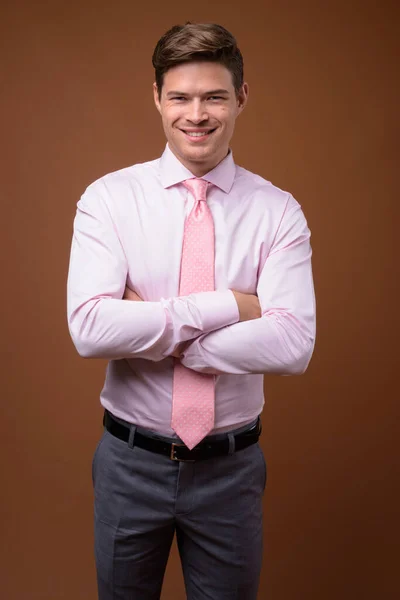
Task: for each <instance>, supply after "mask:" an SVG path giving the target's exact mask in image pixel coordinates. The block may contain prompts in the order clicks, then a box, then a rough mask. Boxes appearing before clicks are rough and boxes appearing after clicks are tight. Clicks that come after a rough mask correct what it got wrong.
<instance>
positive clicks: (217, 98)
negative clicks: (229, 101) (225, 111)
mask: <svg viewBox="0 0 400 600" xmlns="http://www.w3.org/2000/svg"><path fill="white" fill-rule="evenodd" d="M208 99H209V100H223V97H222V96H209V97H208Z"/></svg>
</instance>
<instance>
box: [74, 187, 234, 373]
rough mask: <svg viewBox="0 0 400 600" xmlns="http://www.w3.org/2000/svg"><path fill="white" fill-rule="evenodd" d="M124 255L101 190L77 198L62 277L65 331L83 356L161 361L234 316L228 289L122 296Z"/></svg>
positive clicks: (231, 320)
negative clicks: (141, 298) (139, 298)
mask: <svg viewBox="0 0 400 600" xmlns="http://www.w3.org/2000/svg"><path fill="white" fill-rule="evenodd" d="M127 274H128V261H127V257H126V256H125V253H124V249H123V247H122V244H121V241H120V239H119V236H118V232H117V229H116V227H115V225H114V222H113V218H112V215H111V213H110V210H109V206H108V205H107V203H106V202H105V200H104V199H103V198H102V197H101V195H95V194H93V193H91V194H84V195H83V196H82V198H81V200H80V201H79V202H78V206H77V212H76V217H75V221H74V231H73V238H72V247H71V256H70V264H69V272H68V282H67V318H68V326H69V331H70V334H71V337H72V340H73V342H74V344H75V347H76V349H77V351H78V353H79V354H80V355H81V356H83V357H85V358H107V359H120V358H145V359H148V360H152V361H160V360H162V359H164V358H165V357H167V356H169V355H170V354H171V353H172V351H173V350H174V348H175V347H176V346H177V345H178V344H180V343H182V342H186V341H188V340H190V339H195V338H196V337H197V336H199V335H202V334H204V333H208V332H210V331H213V330H215V329H219V328H220V327H224V326H226V325H229V324H232V323H235V322H237V321H238V320H239V311H238V307H237V303H236V300H235V297H234V295H233V293H232V292H231V291H230V290H225V291H215V292H201V293H196V294H191V295H189V296H182V297H175V298H161V299H160V301H158V302H134V301H127V300H122V297H123V294H124V291H125V286H126V280H127Z"/></svg>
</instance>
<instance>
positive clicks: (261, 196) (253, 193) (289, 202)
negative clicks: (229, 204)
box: [234, 165, 300, 210]
mask: <svg viewBox="0 0 400 600" xmlns="http://www.w3.org/2000/svg"><path fill="white" fill-rule="evenodd" d="M234 187H235V191H236V192H237V193H239V194H240V195H241V196H242V195H244V194H245V195H246V196H247V197H250V198H251V199H252V200H254V201H257V202H260V203H263V204H265V205H266V206H268V207H271V208H277V209H282V210H285V209H286V208H287V207H289V206H300V205H299V203H298V202H297V200H295V199H294V198H293V196H292V194H291V193H290V192H288V191H287V190H283V189H281V188H280V187H278V186H276V185H274V184H273V183H271V181H269V180H268V179H265V178H264V177H261V176H260V175H257V173H253V172H252V171H249V170H248V169H244V168H243V167H240V166H238V165H236V176H235V181H234Z"/></svg>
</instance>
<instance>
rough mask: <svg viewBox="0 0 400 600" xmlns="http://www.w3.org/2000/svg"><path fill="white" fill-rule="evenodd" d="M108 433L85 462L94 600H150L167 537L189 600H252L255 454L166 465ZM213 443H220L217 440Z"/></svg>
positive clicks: (262, 478)
mask: <svg viewBox="0 0 400 600" xmlns="http://www.w3.org/2000/svg"><path fill="white" fill-rule="evenodd" d="M134 433H135V427H133V428H132V429H131V438H130V441H129V443H126V442H123V441H121V440H119V439H118V438H116V437H114V436H112V435H111V434H110V433H108V431H105V432H104V433H103V436H102V438H101V440H100V442H99V444H98V446H97V448H96V451H95V454H94V458H93V484H94V498H95V501H94V513H95V557H96V568H97V581H98V593H99V600H157V599H159V598H160V593H161V586H162V581H163V577H164V572H165V568H166V564H167V560H168V555H169V551H170V547H171V543H172V540H173V536H174V534H176V536H177V543H178V548H179V553H180V558H181V562H182V568H183V575H184V580H185V587H186V594H187V598H188V599H189V600H256V598H257V589H258V583H259V575H260V568H261V555H262V496H263V492H264V488H265V483H266V466H265V461H264V457H263V453H262V450H261V448H260V446H259V445H258V444H253V445H252V446H249V447H248V448H245V449H244V450H240V451H239V452H236V453H232V454H230V455H227V456H221V457H217V458H212V459H208V460H204V461H196V462H175V461H172V460H171V459H170V458H168V457H166V456H162V455H160V454H155V453H153V452H149V451H147V450H143V449H141V448H138V447H135V445H134ZM218 437H220V436H218Z"/></svg>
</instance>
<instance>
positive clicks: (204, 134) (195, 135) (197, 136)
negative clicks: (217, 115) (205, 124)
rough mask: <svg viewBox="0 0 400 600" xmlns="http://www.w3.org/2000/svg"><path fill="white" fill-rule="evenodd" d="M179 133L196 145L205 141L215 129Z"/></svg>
mask: <svg viewBox="0 0 400 600" xmlns="http://www.w3.org/2000/svg"><path fill="white" fill-rule="evenodd" d="M181 131H182V133H184V134H185V137H186V138H187V139H188V140H190V141H191V142H196V143H198V142H203V141H204V140H207V139H208V138H209V137H210V135H212V134H213V133H214V131H216V127H215V128H214V129H181Z"/></svg>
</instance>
